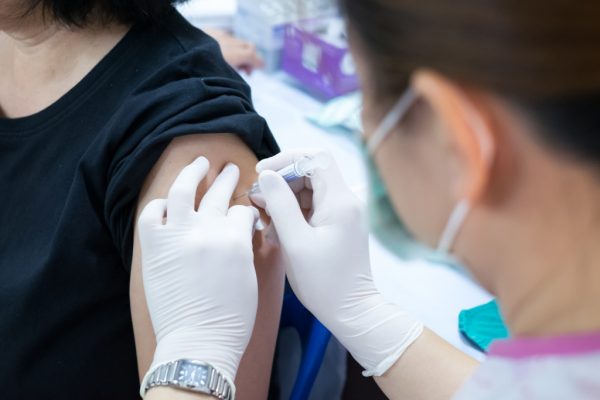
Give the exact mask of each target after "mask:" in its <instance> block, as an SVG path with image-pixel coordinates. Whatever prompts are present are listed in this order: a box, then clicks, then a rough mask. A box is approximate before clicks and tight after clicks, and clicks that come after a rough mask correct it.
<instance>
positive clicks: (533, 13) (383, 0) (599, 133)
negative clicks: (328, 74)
mask: <svg viewBox="0 0 600 400" xmlns="http://www.w3.org/2000/svg"><path fill="white" fill-rule="evenodd" d="M340 3H341V6H342V9H343V11H344V13H345V15H346V17H347V19H348V23H349V35H350V39H351V41H352V42H353V43H356V45H357V47H358V48H359V49H360V52H361V53H362V54H364V56H365V59H366V62H367V67H368V70H369V72H370V74H369V75H370V77H371V78H372V83H373V84H374V86H375V94H376V95H377V96H378V97H379V98H380V99H381V100H388V101H393V99H394V98H396V97H398V96H399V95H400V94H401V93H402V91H403V90H404V89H405V88H406V86H407V83H408V79H409V77H410V75H411V74H412V73H413V72H414V71H415V70H417V69H420V68H428V69H432V70H435V71H437V72H439V73H441V74H443V75H444V76H446V77H448V78H450V79H453V80H454V81H456V82H460V83H463V84H467V85H470V86H473V87H478V88H481V89H485V90H489V91H492V92H494V93H496V94H499V95H501V96H503V97H504V98H506V99H508V100H509V101H511V102H512V103H513V104H516V105H518V106H520V107H521V108H522V109H524V110H525V111H526V112H527V113H528V114H529V115H530V116H531V117H532V120H533V121H535V122H536V123H537V125H538V126H539V127H540V129H538V131H539V133H540V137H541V138H543V139H544V140H545V142H546V143H550V144H553V145H555V147H556V148H558V149H560V150H564V151H565V153H564V154H571V155H576V156H578V157H580V158H584V159H587V160H590V161H592V162H593V163H595V164H596V165H600V1H566V0H489V1H483V0H451V1H449V0H340Z"/></svg>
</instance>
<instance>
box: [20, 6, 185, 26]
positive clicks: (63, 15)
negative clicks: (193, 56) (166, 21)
mask: <svg viewBox="0 0 600 400" xmlns="http://www.w3.org/2000/svg"><path fill="white" fill-rule="evenodd" d="M27 1H28V2H29V8H28V9H29V10H34V9H36V8H37V7H38V6H41V7H42V8H43V10H44V12H45V13H46V15H49V16H50V17H52V18H54V19H56V20H58V21H61V22H63V23H65V24H67V25H72V26H85V25H86V24H88V23H89V22H91V21H92V20H94V21H96V20H98V19H99V20H101V21H116V22H121V23H125V24H135V23H160V21H161V20H162V19H163V18H164V17H165V16H166V15H167V14H168V13H169V12H170V11H171V6H173V5H174V4H177V3H183V2H184V1H185V0H27Z"/></svg>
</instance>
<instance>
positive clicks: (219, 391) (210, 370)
mask: <svg viewBox="0 0 600 400" xmlns="http://www.w3.org/2000/svg"><path fill="white" fill-rule="evenodd" d="M157 386H168V387H173V388H177V389H182V390H188V391H191V392H197V393H204V394H209V395H211V396H214V397H216V398H217V399H220V400H233V399H234V389H233V387H232V385H231V384H230V383H229V381H228V380H227V379H225V377H224V376H223V375H222V374H221V373H220V372H219V371H217V370H216V369H215V368H214V367H213V366H212V365H210V364H208V363H204V362H200V361H192V360H177V361H173V362H169V363H166V364H162V365H159V366H158V367H157V368H156V369H155V370H154V371H153V372H152V373H151V374H150V375H149V377H148V379H147V381H146V387H145V390H146V391H148V390H149V389H151V388H154V387H157Z"/></svg>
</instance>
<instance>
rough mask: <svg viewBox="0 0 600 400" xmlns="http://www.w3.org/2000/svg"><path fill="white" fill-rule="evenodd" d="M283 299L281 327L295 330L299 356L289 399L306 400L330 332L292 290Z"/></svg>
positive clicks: (287, 291)
mask: <svg viewBox="0 0 600 400" xmlns="http://www.w3.org/2000/svg"><path fill="white" fill-rule="evenodd" d="M286 289H287V290H286V293H285V295H284V298H283V312H282V315H281V328H287V327H292V328H295V329H296V330H297V331H298V334H299V336H300V342H301V345H302V357H301V361H300V367H299V368H298V375H297V376H296V381H295V382H294V387H293V389H292V393H291V395H290V400H307V399H308V396H309V395H310V392H311V390H312V388H313V385H314V383H315V379H316V378H317V374H318V373H319V369H320V368H321V364H322V363H323V357H324V356H325V350H326V349H327V345H328V343H329V339H330V338H331V333H330V332H329V331H328V330H327V329H326V328H325V327H324V326H323V325H322V324H321V323H320V322H319V321H318V320H317V319H316V318H315V317H314V316H313V315H312V314H311V313H310V312H309V311H308V310H307V309H306V308H304V306H303V305H302V303H300V300H298V298H297V297H296V296H295V295H294V292H292V290H291V289H289V288H286Z"/></svg>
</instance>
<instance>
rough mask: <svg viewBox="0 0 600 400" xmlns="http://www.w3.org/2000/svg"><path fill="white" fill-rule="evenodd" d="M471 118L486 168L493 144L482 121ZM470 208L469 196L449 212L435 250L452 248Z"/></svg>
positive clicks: (491, 157) (488, 164) (441, 251)
mask: <svg viewBox="0 0 600 400" xmlns="http://www.w3.org/2000/svg"><path fill="white" fill-rule="evenodd" d="M471 118H472V119H473V120H474V121H475V124H476V128H475V134H476V135H477V142H478V143H479V148H480V150H481V158H482V161H483V164H484V165H485V166H486V168H489V166H490V165H491V163H492V159H493V157H494V155H493V154H494V150H493V145H492V143H491V142H490V140H489V139H488V136H486V135H484V134H483V133H482V132H483V130H484V129H486V126H485V124H484V122H483V121H482V120H481V119H480V118H479V117H477V116H476V115H471ZM471 209H472V201H471V200H470V198H465V199H463V200H461V201H460V202H459V203H458V204H457V206H456V207H455V208H454V211H452V214H450V218H449V219H448V223H447V224H446V228H445V229H444V232H443V233H442V236H441V238H440V241H439V244H438V247H437V251H438V252H440V253H443V254H448V253H450V251H451V250H452V246H453V245H454V242H455V240H456V237H457V236H458V233H459V231H460V229H461V228H462V226H463V225H464V223H465V220H466V218H467V216H468V215H469V213H470V212H471Z"/></svg>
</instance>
